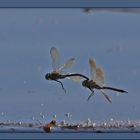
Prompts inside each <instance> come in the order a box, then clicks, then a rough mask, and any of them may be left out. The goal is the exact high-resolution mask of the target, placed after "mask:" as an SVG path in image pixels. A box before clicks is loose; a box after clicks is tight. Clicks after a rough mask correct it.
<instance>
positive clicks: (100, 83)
mask: <svg viewBox="0 0 140 140" xmlns="http://www.w3.org/2000/svg"><path fill="white" fill-rule="evenodd" d="M89 66H90V78H91V79H86V80H84V81H83V82H82V85H83V86H84V87H86V88H88V89H89V90H90V91H91V94H90V95H89V97H88V99H87V100H89V99H90V98H91V97H92V96H93V95H94V89H98V90H100V91H101V93H102V94H103V95H104V97H105V98H106V99H107V100H108V101H109V102H110V103H111V98H110V97H109V96H108V95H107V94H106V93H105V91H104V89H107V90H113V91H117V92H120V93H128V92H127V91H125V90H122V89H117V88H113V87H108V86H104V71H103V69H102V68H97V67H96V62H95V60H94V59H92V58H90V59H89Z"/></svg>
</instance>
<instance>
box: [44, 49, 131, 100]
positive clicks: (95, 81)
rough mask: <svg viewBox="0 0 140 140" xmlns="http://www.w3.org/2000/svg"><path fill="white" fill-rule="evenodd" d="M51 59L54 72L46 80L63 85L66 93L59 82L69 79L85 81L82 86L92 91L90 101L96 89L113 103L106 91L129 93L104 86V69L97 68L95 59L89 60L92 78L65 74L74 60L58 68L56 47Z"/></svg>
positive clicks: (47, 75)
mask: <svg viewBox="0 0 140 140" xmlns="http://www.w3.org/2000/svg"><path fill="white" fill-rule="evenodd" d="M50 54H51V58H52V67H53V71H52V72H51V73H47V74H46V75H45V78H46V80H54V81H56V82H59V83H60V84H61V87H62V89H63V90H64V92H66V89H65V88H64V86H63V83H62V82H61V81H59V79H64V78H69V79H72V80H75V81H80V80H81V79H84V80H83V81H82V86H84V87H85V88H88V89H89V90H90V91H91V94H90V95H89V97H88V99H87V100H89V99H90V98H91V97H92V96H93V95H94V89H98V90H100V91H101V93H102V94H103V95H104V97H105V98H106V99H107V100H108V101H109V102H111V99H110V97H109V96H108V95H107V94H106V93H105V89H107V90H113V91H116V92H120V93H128V92H127V91H125V90H122V89H117V88H112V87H108V86H104V72H103V69H101V68H97V67H96V62H95V60H94V59H92V58H90V59H89V66H90V78H88V77H87V76H85V75H83V74H79V73H68V74H66V73H65V72H64V69H66V68H68V67H70V66H71V65H72V64H73V63H74V62H75V59H74V58H70V59H69V60H68V61H66V62H65V63H64V65H63V66H61V67H59V66H58V64H59V63H58V60H59V53H58V50H57V49H56V48H55V47H52V48H51V50H50Z"/></svg>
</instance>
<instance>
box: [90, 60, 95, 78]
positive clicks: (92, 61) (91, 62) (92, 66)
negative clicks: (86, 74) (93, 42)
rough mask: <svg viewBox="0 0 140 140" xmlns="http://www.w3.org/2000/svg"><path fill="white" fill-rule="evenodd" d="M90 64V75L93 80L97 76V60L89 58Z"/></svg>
mask: <svg viewBox="0 0 140 140" xmlns="http://www.w3.org/2000/svg"><path fill="white" fill-rule="evenodd" d="M89 66H90V77H91V79H92V80H95V77H96V62H95V60H94V59H92V58H90V59H89Z"/></svg>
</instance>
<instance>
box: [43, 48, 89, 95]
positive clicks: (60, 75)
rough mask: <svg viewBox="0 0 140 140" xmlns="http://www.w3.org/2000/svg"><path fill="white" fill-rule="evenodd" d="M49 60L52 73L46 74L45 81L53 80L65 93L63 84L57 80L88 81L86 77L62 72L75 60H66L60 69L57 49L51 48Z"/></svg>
mask: <svg viewBox="0 0 140 140" xmlns="http://www.w3.org/2000/svg"><path fill="white" fill-rule="evenodd" d="M50 54H51V58H52V68H53V71H52V72H50V73H46V75H45V79H46V80H53V81H56V82H58V83H60V84H61V87H62V89H63V90H64V92H65V93H66V89H65V88H64V86H63V83H62V82H61V81H59V79H64V78H69V79H72V80H75V81H79V79H81V78H85V79H88V78H87V77H86V76H84V75H82V74H78V73H68V74H67V73H66V72H64V70H65V69H66V68H69V67H70V66H71V65H72V64H73V63H74V62H75V58H70V59H68V60H67V61H66V62H65V63H64V64H63V65H62V66H61V67H60V66H59V53H58V50H57V48H55V47H52V48H51V50H50Z"/></svg>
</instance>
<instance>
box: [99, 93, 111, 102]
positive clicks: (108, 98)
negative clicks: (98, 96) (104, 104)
mask: <svg viewBox="0 0 140 140" xmlns="http://www.w3.org/2000/svg"><path fill="white" fill-rule="evenodd" d="M101 93H102V94H103V95H104V97H105V98H106V99H107V100H108V101H109V102H110V103H112V101H111V98H110V97H109V96H108V95H106V93H105V92H104V91H103V90H101Z"/></svg>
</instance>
